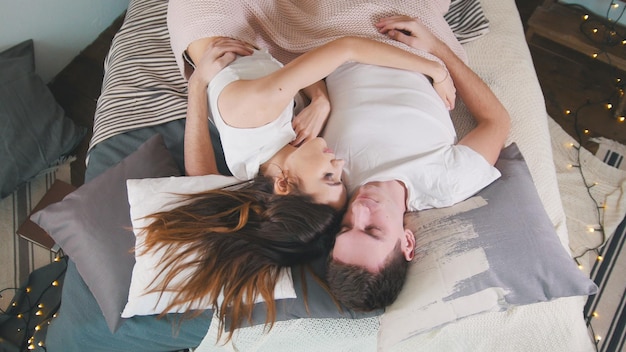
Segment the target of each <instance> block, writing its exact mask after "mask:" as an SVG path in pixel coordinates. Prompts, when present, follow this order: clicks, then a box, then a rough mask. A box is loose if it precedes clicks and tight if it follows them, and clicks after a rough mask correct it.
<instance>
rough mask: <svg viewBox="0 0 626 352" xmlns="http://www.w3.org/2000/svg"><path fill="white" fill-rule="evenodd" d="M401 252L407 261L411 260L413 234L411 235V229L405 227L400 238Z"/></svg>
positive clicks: (413, 244)
mask: <svg viewBox="0 0 626 352" xmlns="http://www.w3.org/2000/svg"><path fill="white" fill-rule="evenodd" d="M402 253H404V258H405V259H406V260H407V262H410V261H411V260H413V257H414V256H415V235H413V231H411V230H409V229H407V228H405V229H404V239H403V240H402Z"/></svg>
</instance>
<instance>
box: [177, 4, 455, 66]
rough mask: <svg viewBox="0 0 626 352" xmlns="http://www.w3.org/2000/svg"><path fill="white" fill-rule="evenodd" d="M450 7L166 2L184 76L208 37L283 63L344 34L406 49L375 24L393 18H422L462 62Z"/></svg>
mask: <svg viewBox="0 0 626 352" xmlns="http://www.w3.org/2000/svg"><path fill="white" fill-rule="evenodd" d="M449 6H450V1H449V0H447V1H406V0H375V1H374V0H341V1H336V0H297V1H295V0H239V1H222V0H213V1H207V0H171V1H170V2H169V8H168V15H167V25H168V30H169V33H170V40H171V45H172V51H173V52H174V55H175V57H176V62H177V64H178V67H179V70H181V73H183V75H184V76H187V75H188V74H189V71H187V74H185V62H184V60H183V53H184V51H185V50H186V48H187V47H188V46H189V44H190V43H191V42H193V41H194V40H196V39H200V38H206V37H212V36H224V37H232V38H237V39H241V40H243V41H245V42H248V43H251V44H256V45H257V46H259V47H261V48H267V49H268V50H269V52H270V53H271V54H272V55H273V56H274V57H275V58H277V59H278V60H280V61H281V62H283V63H287V62H289V61H291V60H293V59H294V58H295V57H297V56H298V55H299V54H302V53H304V52H307V51H309V50H311V49H314V48H316V47H319V46H321V45H323V44H324V43H327V42H329V41H331V40H333V39H336V38H340V37H345V36H360V37H367V38H371V39H375V40H379V41H382V42H386V43H389V44H392V45H395V46H399V47H403V48H405V49H406V48H407V47H406V46H405V45H404V44H402V43H398V42H396V41H394V40H391V39H389V38H387V37H386V36H384V35H382V34H380V33H378V30H377V29H376V27H375V26H374V24H375V23H376V22H377V21H378V20H379V19H381V18H383V17H387V16H392V15H407V16H410V17H414V18H419V19H421V20H422V22H423V23H424V25H426V26H427V27H428V28H429V29H430V30H431V31H433V33H435V35H437V36H438V37H439V38H440V39H442V40H443V41H444V42H446V43H448V45H450V46H451V47H452V48H453V50H454V51H455V53H456V54H457V55H459V56H460V57H461V58H463V59H464V60H465V59H466V55H465V52H464V51H463V48H462V46H461V44H460V43H459V42H458V40H457V39H456V37H455V36H454V33H453V32H452V29H450V25H449V24H448V23H447V22H446V20H445V19H444V14H446V13H447V12H448V8H449ZM411 50H412V51H413V52H414V53H416V54H419V55H422V56H424V57H427V58H429V59H431V60H436V58H435V57H434V56H432V55H430V54H427V53H424V52H420V51H417V50H413V49H411Z"/></svg>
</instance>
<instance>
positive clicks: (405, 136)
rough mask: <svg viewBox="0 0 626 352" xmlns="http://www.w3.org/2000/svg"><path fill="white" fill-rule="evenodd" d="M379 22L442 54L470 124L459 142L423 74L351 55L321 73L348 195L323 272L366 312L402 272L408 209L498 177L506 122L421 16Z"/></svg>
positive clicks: (455, 196) (409, 254) (444, 201)
mask: <svg viewBox="0 0 626 352" xmlns="http://www.w3.org/2000/svg"><path fill="white" fill-rule="evenodd" d="M377 27H378V29H379V31H380V32H381V33H383V34H386V35H388V36H389V37H391V38H392V39H395V40H398V41H400V42H403V43H405V44H406V45H408V46H411V47H413V48H417V49H421V50H424V51H427V52H429V53H431V54H434V55H435V56H437V57H439V59H441V60H442V61H443V62H444V63H445V65H446V66H447V68H448V71H449V74H450V75H451V77H452V79H453V80H454V82H455V84H456V88H457V94H458V95H459V96H460V97H461V99H463V101H464V103H465V105H466V106H467V108H468V109H469V111H470V113H471V114H472V115H473V116H474V118H475V120H476V127H475V128H474V129H473V130H472V131H470V132H469V133H468V134H467V135H466V136H464V137H463V138H462V139H461V140H460V141H458V143H457V140H456V133H455V130H454V126H453V125H452V121H451V119H450V115H449V112H448V109H447V108H446V106H445V105H444V104H443V103H442V101H441V99H437V95H436V93H435V92H434V90H433V88H432V85H431V84H430V81H429V80H428V79H427V78H426V77H424V76H423V75H420V74H415V73H412V72H406V71H401V70H394V69H389V68H383V67H373V66H369V65H362V64H357V63H349V64H345V65H343V66H341V67H340V68H339V69H337V70H336V71H335V72H334V73H332V74H331V75H330V76H329V77H328V78H327V80H326V82H327V86H328V91H329V96H330V99H331V107H332V110H331V116H330V118H329V119H328V123H327V126H326V129H325V133H324V138H325V139H326V140H327V141H328V145H329V147H331V148H333V149H334V151H335V152H336V153H337V155H340V156H342V157H344V158H345V159H347V163H346V166H345V168H344V169H345V170H344V181H345V183H346V184H347V185H348V187H349V192H350V193H351V194H352V198H351V200H350V203H349V206H348V209H347V212H346V214H345V216H344V219H343V223H342V229H341V231H340V233H339V234H338V235H337V237H336V241H335V245H334V248H333V250H332V252H331V254H330V264H329V269H328V276H327V278H328V281H329V285H330V287H331V290H332V291H333V293H334V294H335V295H336V297H337V298H338V299H339V300H340V301H341V302H342V303H343V304H345V305H346V306H348V307H349V308H352V309H355V310H364V311H368V310H374V309H379V308H384V307H385V306H387V305H389V304H391V303H392V302H393V301H394V300H395V299H396V297H397V295H398V293H399V291H400V289H401V288H402V285H403V283H404V281H405V278H406V271H407V267H408V262H409V261H411V259H412V258H413V253H414V248H415V238H414V235H413V233H412V232H411V230H409V229H407V228H405V227H404V222H403V219H404V213H405V212H406V211H418V210H422V209H428V208H434V207H446V206H451V205H453V204H455V203H457V202H460V201H462V200H464V199H466V198H468V197H470V196H472V195H473V194H475V193H476V192H478V191H479V190H481V189H482V188H484V187H485V186H487V185H489V184H490V183H491V182H493V181H494V180H495V179H497V178H498V177H499V176H500V173H499V172H498V170H497V169H495V167H493V165H494V164H495V162H496V160H497V158H498V155H499V153H500V150H501V149H502V147H503V146H504V142H505V139H506V137H507V136H508V133H509V129H510V117H509V115H508V112H507V111H506V109H505V108H504V106H503V105H502V104H501V103H500V102H499V101H498V99H497V98H496V96H495V95H494V94H493V92H492V91H491V90H490V89H489V87H488V86H487V85H486V84H485V83H484V82H483V81H482V80H481V79H480V78H479V77H478V76H477V75H476V74H475V73H474V72H473V71H472V70H471V69H470V68H469V67H468V66H467V65H465V63H464V62H463V61H462V60H461V59H459V57H457V55H456V54H455V53H454V52H453V51H452V50H451V49H450V47H448V45H446V43H444V42H442V41H441V40H439V39H438V38H437V37H435V36H434V35H433V34H432V33H431V32H430V31H429V30H428V29H427V28H426V27H424V26H423V25H422V24H421V22H419V21H418V20H415V19H413V18H410V17H406V16H394V17H388V18H384V19H382V20H380V21H379V22H378V23H377Z"/></svg>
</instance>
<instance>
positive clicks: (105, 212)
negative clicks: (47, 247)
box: [31, 135, 180, 331]
mask: <svg viewBox="0 0 626 352" xmlns="http://www.w3.org/2000/svg"><path fill="white" fill-rule="evenodd" d="M179 175H180V170H179V169H178V166H177V165H176V162H175V161H174V158H173V157H172V155H171V154H170V152H169V151H168V150H167V148H166V147H165V144H164V142H163V137H162V136H161V135H155V136H154V137H152V138H150V139H149V140H148V141H147V142H145V143H144V144H142V145H141V146H140V147H139V148H138V149H137V151H135V152H134V153H132V154H130V155H129V156H128V157H126V158H125V159H124V160H122V161H121V162H120V163H119V164H117V165H115V166H113V167H112V168H110V169H108V170H107V171H106V172H104V173H103V174H101V175H99V176H98V177H95V178H94V179H92V180H91V181H89V182H88V183H86V184H84V185H83V186H81V187H79V188H78V189H77V190H76V191H74V192H73V193H71V194H69V195H68V196H66V197H65V198H64V199H63V200H62V201H61V202H59V203H55V204H52V205H50V206H48V207H46V208H44V209H43V210H41V211H39V212H36V213H35V214H33V215H31V220H33V221H34V222H35V223H36V224H38V225H39V226H41V227H42V228H43V229H45V230H46V231H47V232H48V233H49V234H50V236H52V238H53V239H54V240H55V241H56V243H58V244H59V245H60V246H61V248H62V249H63V251H64V252H65V253H66V254H67V255H68V256H69V257H70V258H71V259H72V261H73V262H74V263H75V264H76V268H77V269H78V272H79V273H80V275H81V276H82V277H83V279H84V281H85V283H86V284H87V286H88V287H89V289H90V290H91V292H92V293H93V295H94V297H95V298H96V301H97V302H98V305H99V306H100V309H101V310H102V313H103V314H104V317H105V318H106V321H107V324H108V326H109V328H110V329H111V331H115V330H116V329H117V328H118V327H119V326H120V324H121V323H122V318H121V317H120V314H121V312H122V310H123V309H124V305H125V304H126V300H127V298H128V288H129V286H130V278H131V271H132V267H133V265H134V264H135V256H134V254H133V253H132V248H133V247H134V245H135V236H134V234H133V232H132V230H131V228H132V223H131V221H130V207H129V205H128V200H127V192H126V180H127V179H130V178H146V177H165V176H179Z"/></svg>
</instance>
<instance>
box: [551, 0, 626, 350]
mask: <svg viewBox="0 0 626 352" xmlns="http://www.w3.org/2000/svg"><path fill="white" fill-rule="evenodd" d="M568 6H570V7H575V8H578V9H579V11H581V12H583V13H584V15H583V16H582V18H581V23H580V26H579V29H580V32H581V33H582V34H583V35H584V36H585V37H586V38H587V39H588V40H589V41H591V42H593V43H594V44H595V45H594V46H595V47H596V48H597V51H595V52H592V53H589V55H590V56H591V58H593V59H604V60H603V61H604V62H606V63H607V64H608V65H609V67H611V68H612V70H613V76H614V77H615V80H614V89H613V90H612V92H611V94H610V95H609V96H608V97H605V98H602V99H599V100H597V101H590V100H587V101H586V102H584V103H583V104H582V105H580V106H579V107H577V108H566V109H563V113H564V115H565V118H571V119H573V123H574V130H575V133H576V138H577V142H578V145H575V144H574V143H571V144H570V147H571V148H574V149H575V150H577V153H576V163H577V164H572V165H569V167H571V168H577V169H578V171H579V172H580V175H581V178H582V181H583V183H584V185H585V186H586V187H587V194H588V195H589V197H590V198H591V200H592V201H593V202H594V204H596V217H597V219H598V222H597V225H593V226H589V227H588V232H589V233H590V234H594V235H597V234H599V241H598V244H597V245H596V246H594V247H591V248H586V249H585V250H584V251H583V252H582V253H580V254H577V255H576V256H575V257H574V260H575V261H576V264H577V265H578V267H579V268H580V269H581V270H582V269H584V267H583V263H582V259H583V257H585V256H586V255H587V254H588V253H593V254H594V255H595V258H596V263H598V262H602V261H603V260H604V258H603V256H602V254H601V251H602V249H603V247H604V245H605V244H606V242H607V234H606V233H605V229H604V226H603V225H602V215H603V214H602V212H603V211H604V210H605V208H606V205H605V204H603V203H601V202H599V201H598V200H597V199H596V197H595V196H594V195H593V193H592V188H593V187H595V186H597V185H598V183H596V182H589V181H588V180H587V177H586V175H585V172H584V170H583V167H582V162H581V153H580V148H582V147H581V145H582V141H583V135H590V134H591V133H592V132H591V131H590V130H589V129H587V128H584V127H581V126H580V121H579V117H580V116H581V115H582V113H583V112H584V111H586V110H587V109H589V108H590V107H593V106H598V105H600V106H603V107H604V108H605V109H606V110H607V111H608V113H609V114H610V115H612V119H614V122H615V123H623V122H624V121H625V120H626V116H625V110H626V106H624V105H622V104H623V103H622V104H619V101H620V100H623V101H625V102H626V97H624V83H623V82H622V79H621V78H620V77H619V73H618V70H617V68H615V66H614V65H612V59H611V55H610V53H609V52H610V50H611V49H612V48H614V47H618V46H622V47H625V46H626V30H624V29H623V28H621V27H620V26H619V25H618V22H619V21H620V20H621V19H622V17H623V15H624V13H625V12H626V4H623V3H619V2H617V1H611V3H610V4H609V6H608V8H607V10H606V14H605V16H604V17H602V16H598V15H594V14H592V13H591V11H590V10H589V9H587V8H585V7H583V6H580V5H568ZM616 103H617V106H616ZM599 317H600V316H599V314H598V312H595V311H594V312H592V313H591V314H590V315H589V316H587V317H586V321H587V326H588V327H589V329H590V331H591V333H592V335H593V337H594V343H595V348H596V350H598V348H599V345H600V343H601V341H602V336H600V335H598V334H596V333H595V331H594V329H593V324H592V321H593V319H599Z"/></svg>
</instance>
